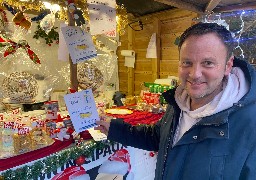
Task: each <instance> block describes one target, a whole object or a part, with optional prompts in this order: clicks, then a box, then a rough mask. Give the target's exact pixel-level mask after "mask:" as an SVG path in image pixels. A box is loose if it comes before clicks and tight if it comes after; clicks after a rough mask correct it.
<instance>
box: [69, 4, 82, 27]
mask: <svg viewBox="0 0 256 180" xmlns="http://www.w3.org/2000/svg"><path fill="white" fill-rule="evenodd" d="M68 11H69V13H70V14H71V17H72V18H73V19H74V20H75V22H76V25H77V26H81V25H83V24H85V19H84V17H83V12H82V11H81V10H79V9H77V7H76V5H75V3H74V2H73V1H68Z"/></svg>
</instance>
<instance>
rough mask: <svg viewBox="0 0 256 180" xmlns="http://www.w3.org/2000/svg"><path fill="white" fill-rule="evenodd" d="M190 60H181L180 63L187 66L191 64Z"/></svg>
mask: <svg viewBox="0 0 256 180" xmlns="http://www.w3.org/2000/svg"><path fill="white" fill-rule="evenodd" d="M191 64H192V63H191V62H188V61H183V62H181V65H182V66H184V67H188V66H191Z"/></svg>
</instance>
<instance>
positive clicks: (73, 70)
mask: <svg viewBox="0 0 256 180" xmlns="http://www.w3.org/2000/svg"><path fill="white" fill-rule="evenodd" d="M67 14H68V25H69V26H75V20H74V19H73V18H72V16H71V14H70V12H69V11H68V10H67ZM69 67H70V88H71V89H72V90H75V91H78V80H77V64H73V62H72V59H71V57H70V55H69Z"/></svg>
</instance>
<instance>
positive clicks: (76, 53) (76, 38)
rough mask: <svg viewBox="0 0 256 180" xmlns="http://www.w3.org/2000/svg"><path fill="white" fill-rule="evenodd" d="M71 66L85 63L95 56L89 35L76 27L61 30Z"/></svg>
mask: <svg viewBox="0 0 256 180" xmlns="http://www.w3.org/2000/svg"><path fill="white" fill-rule="evenodd" d="M61 31H62V34H63V36H64V39H65V42H66V45H67V47H68V51H69V54H70V57H71V59H72V62H73V64H77V63H78V62H82V61H86V60H88V59H91V58H94V57H95V56H97V53H96V49H95V46H94V44H93V42H92V36H91V34H89V33H87V32H85V31H84V30H83V29H82V28H80V27H78V26H66V27H62V28H61Z"/></svg>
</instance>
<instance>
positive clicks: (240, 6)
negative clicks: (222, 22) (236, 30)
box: [214, 2, 256, 13]
mask: <svg viewBox="0 0 256 180" xmlns="http://www.w3.org/2000/svg"><path fill="white" fill-rule="evenodd" d="M253 9H256V2H248V3H243V4H236V5H227V6H223V7H218V8H215V9H214V12H215V13H219V12H231V11H241V10H253Z"/></svg>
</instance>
